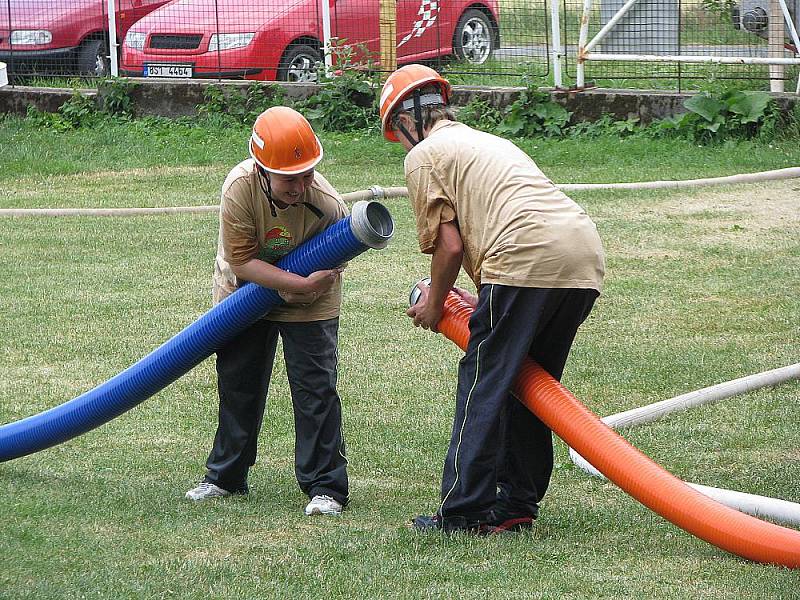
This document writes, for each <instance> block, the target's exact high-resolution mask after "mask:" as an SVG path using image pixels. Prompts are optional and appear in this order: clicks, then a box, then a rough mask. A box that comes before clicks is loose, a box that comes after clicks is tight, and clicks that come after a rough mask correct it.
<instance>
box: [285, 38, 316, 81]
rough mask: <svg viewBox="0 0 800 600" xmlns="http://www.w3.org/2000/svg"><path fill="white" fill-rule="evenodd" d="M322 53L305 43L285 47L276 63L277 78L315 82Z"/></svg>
mask: <svg viewBox="0 0 800 600" xmlns="http://www.w3.org/2000/svg"><path fill="white" fill-rule="evenodd" d="M320 62H322V53H320V51H319V50H318V49H317V48H314V47H313V46H309V45H307V44H292V45H291V46H289V47H288V48H286V52H284V53H283V56H282V57H281V62H280V64H279V65H278V80H279V81H290V82H296V83H316V81H317V69H318V68H319V63H320Z"/></svg>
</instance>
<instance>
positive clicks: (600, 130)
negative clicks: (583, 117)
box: [567, 114, 642, 137]
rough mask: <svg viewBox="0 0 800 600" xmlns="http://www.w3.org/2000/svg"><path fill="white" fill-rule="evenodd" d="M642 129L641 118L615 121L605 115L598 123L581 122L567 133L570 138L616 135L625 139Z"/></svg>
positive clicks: (571, 127)
mask: <svg viewBox="0 0 800 600" xmlns="http://www.w3.org/2000/svg"><path fill="white" fill-rule="evenodd" d="M641 129H642V126H641V124H640V123H639V117H628V118H627V119H625V120H619V121H616V120H614V119H613V118H612V117H611V115H608V114H605V115H603V116H602V117H600V118H599V119H597V120H596V121H580V122H578V123H575V124H574V125H572V126H570V127H569V129H568V130H567V133H568V134H569V136H570V137H599V136H601V135H615V136H619V137H624V136H627V135H632V134H634V133H638V132H640V131H641Z"/></svg>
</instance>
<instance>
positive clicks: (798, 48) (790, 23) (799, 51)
mask: <svg viewBox="0 0 800 600" xmlns="http://www.w3.org/2000/svg"><path fill="white" fill-rule="evenodd" d="M779 2H780V3H781V10H782V11H783V18H784V20H785V21H786V26H787V27H788V28H789V35H790V36H791V38H792V42H793V43H794V49H795V50H794V55H795V56H796V57H797V56H800V38H798V36H797V28H796V27H795V26H794V19H792V14H791V13H790V12H789V7H788V6H786V0H779ZM798 8H800V7H798ZM794 93H795V94H797V95H798V96H800V74H798V76H797V88H796V89H795V91H794Z"/></svg>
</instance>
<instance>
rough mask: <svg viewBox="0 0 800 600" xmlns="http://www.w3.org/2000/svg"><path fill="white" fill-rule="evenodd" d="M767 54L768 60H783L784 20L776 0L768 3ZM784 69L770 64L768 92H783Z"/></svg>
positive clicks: (781, 66) (778, 65)
mask: <svg viewBox="0 0 800 600" xmlns="http://www.w3.org/2000/svg"><path fill="white" fill-rule="evenodd" d="M767 31H768V38H769V39H768V42H767V47H768V54H769V57H770V58H783V38H784V32H785V28H784V20H783V12H782V11H781V5H780V3H779V2H778V0H770V2H769V21H768V27H767ZM785 72H786V71H785V68H784V66H783V65H780V64H771V65H770V67H769V91H771V92H782V91H784V82H783V77H784V73H785Z"/></svg>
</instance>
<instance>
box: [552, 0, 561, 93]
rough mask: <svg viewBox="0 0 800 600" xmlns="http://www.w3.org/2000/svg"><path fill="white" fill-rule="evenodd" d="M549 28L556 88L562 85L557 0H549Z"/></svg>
mask: <svg viewBox="0 0 800 600" xmlns="http://www.w3.org/2000/svg"><path fill="white" fill-rule="evenodd" d="M550 29H552V30H553V57H552V61H553V84H554V85H555V87H556V89H558V88H561V87H563V84H562V82H561V58H562V57H563V55H564V50H563V48H562V47H561V18H560V14H559V10H558V0H550Z"/></svg>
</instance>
